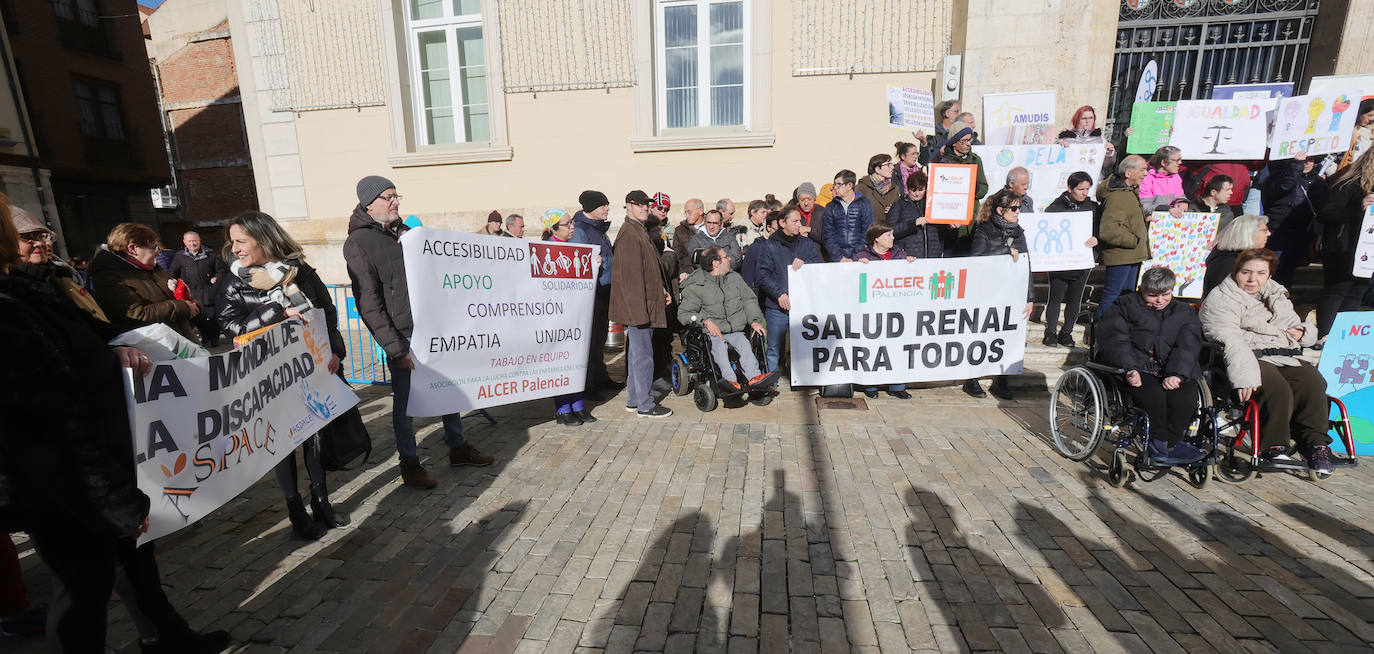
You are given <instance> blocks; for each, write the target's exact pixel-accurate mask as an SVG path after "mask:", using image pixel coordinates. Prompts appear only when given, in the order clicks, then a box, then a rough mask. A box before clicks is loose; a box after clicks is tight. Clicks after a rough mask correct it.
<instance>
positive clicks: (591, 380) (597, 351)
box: [572, 190, 624, 394]
mask: <svg viewBox="0 0 1374 654" xmlns="http://www.w3.org/2000/svg"><path fill="white" fill-rule="evenodd" d="M577 203H578V204H580V205H582V210H581V211H579V212H577V213H576V214H574V215H573V236H572V242H573V243H585V244H587V245H592V246H595V247H596V248H597V250H598V254H600V255H601V270H600V272H599V274H598V276H597V278H596V301H595V303H594V304H592V334H591V347H590V350H589V351H588V353H587V385H586V388H585V389H584V390H585V392H587V393H591V392H593V391H595V390H597V389H603V390H606V391H608V392H610V393H612V394H614V393H617V392H619V391H620V389H621V388H624V385H623V384H617V383H615V382H613V381H612V380H611V375H610V373H608V372H607V371H606V356H605V351H606V329H607V328H608V327H609V323H610V318H609V316H608V315H607V314H608V313H609V312H610V306H611V262H612V261H614V260H615V250H614V249H613V248H612V247H611V239H610V238H609V237H607V236H606V231H607V230H609V229H610V227H611V223H610V221H609V220H607V218H609V217H610V214H611V201H610V199H609V198H607V197H606V194H605V193H602V192H601V191H591V190H588V191H583V192H582V194H581V195H579V196H577Z"/></svg>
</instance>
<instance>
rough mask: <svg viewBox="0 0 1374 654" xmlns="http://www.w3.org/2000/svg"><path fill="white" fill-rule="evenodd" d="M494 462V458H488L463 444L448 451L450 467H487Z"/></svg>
mask: <svg viewBox="0 0 1374 654" xmlns="http://www.w3.org/2000/svg"><path fill="white" fill-rule="evenodd" d="M494 461H496V457H494V456H488V455H486V454H482V453H481V452H478V451H477V448H475V447H473V446H471V445H469V444H467V443H463V444H462V445H459V446H458V447H451V448H449V450H448V464H449V466H452V467H455V468H456V467H458V466H478V467H481V466H489V465H491V464H492V462H494Z"/></svg>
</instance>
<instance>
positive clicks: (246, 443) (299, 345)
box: [124, 309, 358, 542]
mask: <svg viewBox="0 0 1374 654" xmlns="http://www.w3.org/2000/svg"><path fill="white" fill-rule="evenodd" d="M306 317H307V319H308V320H309V322H307V323H305V324H304V325H302V324H301V323H300V322H298V321H295V320H288V321H286V322H281V323H277V324H276V325H273V326H272V327H271V328H269V329H268V330H267V331H266V332H264V333H263V334H262V335H260V336H258V337H257V338H255V339H253V340H251V341H249V342H248V343H247V344H245V345H244V346H243V347H240V348H238V349H235V350H231V351H229V352H225V353H224V354H215V355H211V356H207V357H196V358H192V359H172V360H169V361H158V362H157V363H154V364H153V372H152V373H151V374H149V375H148V376H146V377H137V376H134V375H133V373H132V372H130V371H128V370H127V369H126V370H125V375H124V390H125V392H126V393H127V398H126V400H125V401H126V403H127V404H128V406H129V423H130V428H131V429H132V431H133V438H134V463H135V467H136V470H137V474H138V487H139V489H141V490H142V491H143V492H144V493H147V494H148V497H150V498H152V507H151V508H150V511H149V522H148V532H147V533H146V534H144V535H143V537H142V539H141V542H147V541H150V540H153V539H155V538H160V537H162V536H166V535H167V534H170V533H172V532H174V531H176V530H178V529H181V528H182V527H185V526H186V525H189V524H191V523H193V522H195V521H197V520H199V519H201V518H203V517H205V516H206V515H207V514H209V513H210V512H211V511H214V510H215V509H217V508H219V506H220V505H222V504H224V503H225V502H228V501H229V500H231V499H233V498H234V497H235V496H237V495H238V494H239V493H241V492H243V491H244V490H245V489H247V488H248V487H249V486H252V485H253V484H254V483H256V482H257V481H258V479H259V478H261V477H262V476H263V475H264V474H266V473H267V471H269V470H271V469H272V468H273V467H274V466H276V465H277V463H278V462H279V461H281V460H282V459H283V458H284V457H286V456H288V455H290V454H291V453H292V452H293V451H295V449H296V447H297V446H298V445H300V444H301V443H303V442H304V441H305V439H307V438H309V437H311V436H312V435H314V434H315V432H317V431H319V430H320V428H322V427H324V426H325V425H326V424H328V423H329V421H330V420H332V419H334V418H335V417H337V416H339V415H340V414H342V413H343V412H344V411H347V410H348V409H350V408H352V407H353V405H355V404H357V403H358V396H357V395H354V394H353V390H352V389H350V388H349V387H348V384H345V383H344V382H343V380H341V379H339V378H338V376H336V375H331V374H329V371H328V370H327V366H328V363H329V360H330V358H331V357H332V356H333V353H332V352H331V351H330V349H329V334H328V333H327V332H326V331H325V317H324V312H323V311H322V310H319V309H315V310H313V311H311V312H309V313H307V314H306Z"/></svg>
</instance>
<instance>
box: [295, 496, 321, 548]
mask: <svg viewBox="0 0 1374 654" xmlns="http://www.w3.org/2000/svg"><path fill="white" fill-rule="evenodd" d="M286 512H287V513H288V514H290V516H291V531H294V532H296V535H297V536H300V537H301V538H304V539H305V540H319V539H320V536H323V535H324V526H323V525H321V524H320V523H318V522H315V521H314V520H311V519H310V516H309V514H307V513H306V512H305V502H302V501H301V496H300V495H297V496H295V497H291V498H288V499H287V500H286Z"/></svg>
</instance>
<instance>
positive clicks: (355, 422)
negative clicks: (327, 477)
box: [320, 373, 372, 472]
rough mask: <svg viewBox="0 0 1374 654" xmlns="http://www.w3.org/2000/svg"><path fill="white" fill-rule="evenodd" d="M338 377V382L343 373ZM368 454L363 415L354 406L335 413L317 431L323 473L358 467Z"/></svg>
mask: <svg viewBox="0 0 1374 654" xmlns="http://www.w3.org/2000/svg"><path fill="white" fill-rule="evenodd" d="M339 377H340V378H341V379H342V378H343V374H342V373H340V374H339ZM371 455H372V437H371V436H370V435H369V434H368V433H367V425H365V424H363V414H362V412H361V411H359V410H358V407H357V406H354V407H353V408H351V409H349V410H347V411H344V412H343V413H341V414H339V417H337V418H335V419H333V420H331V421H329V424H327V425H325V426H324V427H323V428H322V429H320V463H321V464H322V465H324V469H325V470H329V471H331V472H334V471H339V470H348V469H350V468H349V464H350V463H353V462H354V461H355V460H357V465H358V466H361V465H363V464H365V463H367V459H368V457H369V456H371ZM360 457H361V458H360Z"/></svg>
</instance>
